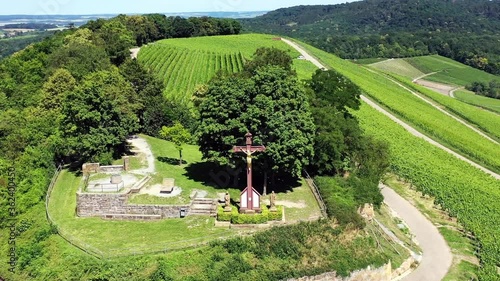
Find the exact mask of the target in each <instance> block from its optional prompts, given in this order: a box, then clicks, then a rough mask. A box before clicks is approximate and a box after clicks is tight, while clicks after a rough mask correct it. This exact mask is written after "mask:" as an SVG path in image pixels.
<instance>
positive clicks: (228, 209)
mask: <svg viewBox="0 0 500 281" xmlns="http://www.w3.org/2000/svg"><path fill="white" fill-rule="evenodd" d="M231 211H232V208H231V206H226V207H224V212H226V213H230V212H231Z"/></svg>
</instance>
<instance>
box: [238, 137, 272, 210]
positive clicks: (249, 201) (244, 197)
mask: <svg viewBox="0 0 500 281" xmlns="http://www.w3.org/2000/svg"><path fill="white" fill-rule="evenodd" d="M245 138H246V146H235V147H234V148H233V152H235V153H237V152H243V153H245V154H246V155H247V187H246V188H245V190H243V192H241V194H240V212H242V213H244V212H248V213H252V212H255V211H260V194H259V193H258V192H257V191H256V190H255V189H254V188H253V186H252V154H254V153H255V152H263V151H266V147H265V146H252V134H251V133H247V134H246V135H245Z"/></svg>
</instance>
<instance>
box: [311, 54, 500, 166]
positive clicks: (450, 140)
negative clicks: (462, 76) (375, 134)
mask: <svg viewBox="0 0 500 281" xmlns="http://www.w3.org/2000/svg"><path fill="white" fill-rule="evenodd" d="M317 53H318V52H317V51H315V54H317ZM325 54H326V55H328V54H327V53H325ZM320 56H321V54H320ZM327 58H328V60H327V61H326V63H327V64H328V65H335V69H337V70H338V71H339V72H341V73H342V74H344V75H345V76H347V77H349V78H350V79H351V80H352V81H354V83H356V84H358V85H359V86H360V87H361V89H362V90H363V91H364V92H365V93H366V94H367V95H368V96H370V97H371V98H372V99H374V100H376V101H377V102H378V103H380V104H381V105H383V106H384V107H386V108H387V109H389V110H390V111H392V112H393V113H395V114H397V115H398V116H399V117H400V118H402V119H403V120H405V121H406V122H408V123H410V124H412V125H413V126H414V127H416V128H418V129H419V130H420V131H422V132H423V133H425V134H427V135H428V136H429V137H431V138H433V139H435V140H437V141H439V142H440V143H441V144H443V145H445V146H447V147H449V148H450V149H453V150H455V151H457V152H459V153H461V154H464V155H466V156H467V157H469V158H470V159H471V160H473V161H475V162H477V163H478V164H481V165H483V166H485V167H487V168H489V169H491V170H493V171H497V172H498V171H500V150H499V146H498V144H495V143H493V142H491V141H489V140H487V139H485V138H483V137H482V136H480V135H479V134H478V133H476V132H475V131H473V130H472V129H470V128H468V127H466V126H465V125H463V124H461V123H460V122H458V121H457V120H454V119H453V118H451V117H449V116H447V115H446V114H444V113H443V112H440V111H439V110H437V109H436V108H434V107H432V106H431V105H429V104H428V103H426V102H425V101H423V100H421V99H420V98H418V97H416V96H414V95H413V94H411V93H409V92H408V91H407V90H405V89H403V88H402V87H400V86H398V85H397V84H396V83H394V82H392V81H390V80H389V79H387V78H386V77H384V75H382V74H376V73H372V72H370V71H368V70H367V69H365V68H364V67H362V66H357V65H354V64H352V63H350V62H348V61H344V60H341V59H338V58H336V57H334V56H329V57H327Z"/></svg>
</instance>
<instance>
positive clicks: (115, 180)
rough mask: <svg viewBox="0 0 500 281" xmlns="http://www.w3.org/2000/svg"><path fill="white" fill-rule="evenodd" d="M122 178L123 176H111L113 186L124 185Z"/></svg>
mask: <svg viewBox="0 0 500 281" xmlns="http://www.w3.org/2000/svg"><path fill="white" fill-rule="evenodd" d="M122 181H123V180H122V176H121V175H112V176H111V183H112V184H119V183H122Z"/></svg>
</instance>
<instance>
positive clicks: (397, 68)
mask: <svg viewBox="0 0 500 281" xmlns="http://www.w3.org/2000/svg"><path fill="white" fill-rule="evenodd" d="M370 66H371V67H373V68H376V69H378V70H381V71H384V72H389V73H394V74H398V75H401V76H404V77H408V78H411V79H416V78H418V77H421V76H423V75H425V73H423V72H422V71H420V70H418V69H416V68H415V67H413V66H412V65H411V64H409V63H408V62H407V61H406V60H404V59H389V60H385V61H381V62H377V63H373V64H370Z"/></svg>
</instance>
